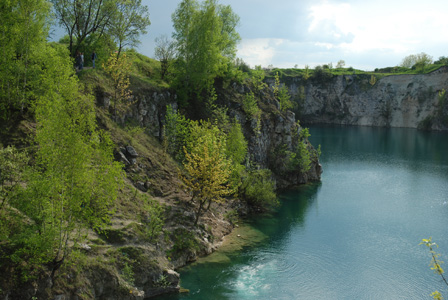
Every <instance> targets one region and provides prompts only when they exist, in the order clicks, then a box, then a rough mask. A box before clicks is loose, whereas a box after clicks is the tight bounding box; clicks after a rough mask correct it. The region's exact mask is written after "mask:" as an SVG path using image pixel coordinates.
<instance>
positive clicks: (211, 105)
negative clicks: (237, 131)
mask: <svg viewBox="0 0 448 300" xmlns="http://www.w3.org/2000/svg"><path fill="white" fill-rule="evenodd" d="M217 100H218V95H217V94H216V91H215V88H214V87H212V88H211V89H210V91H209V95H208V97H207V98H206V100H205V108H206V111H207V115H208V119H209V120H211V121H213V122H216V123H217V124H218V125H219V127H220V128H224V129H225V128H227V126H228V125H229V116H228V115H227V107H224V106H219V105H218V104H217V103H216V102H217Z"/></svg>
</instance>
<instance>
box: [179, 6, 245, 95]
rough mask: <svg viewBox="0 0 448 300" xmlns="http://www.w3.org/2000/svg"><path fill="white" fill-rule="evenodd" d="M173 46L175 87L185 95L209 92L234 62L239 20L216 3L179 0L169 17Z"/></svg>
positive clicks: (228, 10) (225, 7) (224, 7)
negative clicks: (232, 61) (174, 43)
mask: <svg viewBox="0 0 448 300" xmlns="http://www.w3.org/2000/svg"><path fill="white" fill-rule="evenodd" d="M172 20H173V27H174V33H173V38H174V40H175V41H176V46H177V65H176V69H177V74H176V75H177V76H176V78H177V81H176V82H177V86H178V87H179V88H180V90H181V91H183V93H184V96H185V95H191V94H195V95H196V96H198V95H200V94H201V92H203V91H207V92H208V91H209V90H210V88H211V85H212V84H213V80H214V79H215V78H216V77H217V76H220V75H222V74H223V73H224V72H225V70H226V66H227V63H228V62H230V61H231V60H233V59H234V57H235V54H236V45H237V43H238V41H239V40H240V36H239V34H238V33H237V32H236V30H235V29H236V26H237V25H238V23H239V17H238V16H237V15H236V14H235V13H233V11H232V9H231V7H230V6H225V5H220V4H218V1H217V0H206V1H204V2H203V3H201V4H200V3H198V2H197V1H196V0H183V1H182V2H181V3H180V4H179V6H178V8H177V9H176V11H175V12H174V13H173V15H172Z"/></svg>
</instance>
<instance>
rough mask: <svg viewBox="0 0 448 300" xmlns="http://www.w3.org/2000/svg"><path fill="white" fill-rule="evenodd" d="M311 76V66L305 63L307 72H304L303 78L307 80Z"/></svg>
mask: <svg viewBox="0 0 448 300" xmlns="http://www.w3.org/2000/svg"><path fill="white" fill-rule="evenodd" d="M310 76H311V75H310V66H308V65H305V74H303V79H305V80H307V79H308V78H310Z"/></svg>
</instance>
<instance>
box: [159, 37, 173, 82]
mask: <svg viewBox="0 0 448 300" xmlns="http://www.w3.org/2000/svg"><path fill="white" fill-rule="evenodd" d="M155 42H156V48H155V50H154V55H155V57H156V59H158V60H159V61H160V73H161V76H162V79H164V78H165V76H166V75H167V73H168V70H169V68H170V66H171V64H172V62H173V60H174V57H175V56H176V48H175V43H174V41H171V40H169V39H168V37H167V36H166V35H162V36H160V37H157V38H156V40H155Z"/></svg>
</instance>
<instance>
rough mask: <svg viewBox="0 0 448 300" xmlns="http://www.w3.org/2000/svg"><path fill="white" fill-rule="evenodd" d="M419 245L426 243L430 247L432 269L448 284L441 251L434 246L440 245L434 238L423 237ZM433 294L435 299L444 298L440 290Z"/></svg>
mask: <svg viewBox="0 0 448 300" xmlns="http://www.w3.org/2000/svg"><path fill="white" fill-rule="evenodd" d="M419 245H424V246H426V247H428V249H429V254H430V255H431V264H430V266H431V270H434V273H436V274H438V275H440V277H441V278H442V280H443V282H444V283H445V284H446V285H447V286H448V281H447V280H446V278H445V276H444V275H443V274H444V273H445V271H444V270H443V268H442V266H441V265H442V264H443V261H441V260H440V259H439V257H440V253H437V252H436V251H435V250H434V248H438V247H439V246H438V245H437V244H436V243H434V242H433V241H432V238H431V237H430V238H429V239H422V242H421V243H420V244H419ZM431 296H433V297H434V299H435V300H440V299H443V297H442V294H441V293H440V292H439V291H435V292H433V293H432V294H431Z"/></svg>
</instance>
